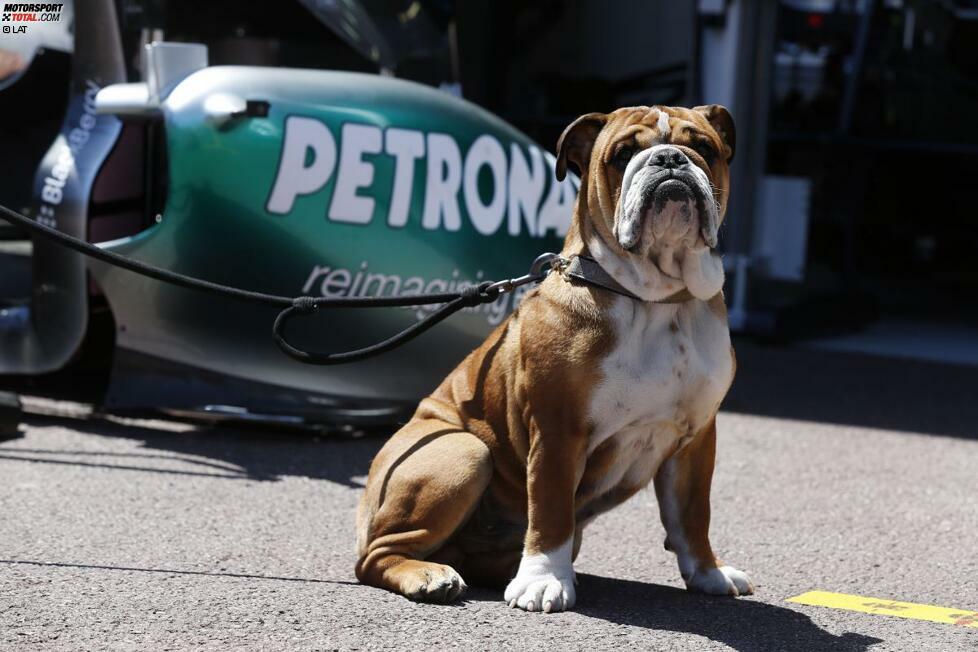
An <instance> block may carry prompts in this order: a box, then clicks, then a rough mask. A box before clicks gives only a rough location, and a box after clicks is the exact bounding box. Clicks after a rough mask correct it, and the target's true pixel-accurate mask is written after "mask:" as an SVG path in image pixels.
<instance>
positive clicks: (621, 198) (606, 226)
mask: <svg viewBox="0 0 978 652" xmlns="http://www.w3.org/2000/svg"><path fill="white" fill-rule="evenodd" d="M734 147H735V135H734V125H733V119H732V118H731V117H730V113H729V112H728V111H727V110H726V109H725V108H724V107H722V106H718V105H709V106H699V107H696V108H693V109H685V108H676V107H662V106H656V107H631V108H625V109H618V110H617V111H614V112H612V113H609V114H603V113H591V114H588V115H584V116H581V117H580V118H578V119H577V120H575V121H574V122H573V123H572V124H571V125H570V126H569V127H567V129H566V130H565V131H564V133H563V135H562V136H561V137H560V141H559V142H558V145H557V177H558V178H559V179H562V178H563V177H564V175H565V174H566V170H567V166H568V164H572V165H574V166H576V167H577V169H578V170H580V173H581V195H582V196H581V200H580V201H582V202H584V203H585V204H584V206H581V205H580V204H579V211H578V212H579V214H580V218H581V219H582V220H584V221H586V222H588V223H587V224H584V225H582V228H590V229H593V230H594V231H596V232H597V235H599V237H601V239H602V240H604V241H605V242H606V243H609V244H610V243H617V244H618V246H620V247H621V249H622V250H623V253H624V252H627V253H629V254H634V255H637V256H640V257H643V258H645V257H652V258H654V257H655V256H657V255H660V254H661V252H662V251H663V250H668V251H671V252H676V251H679V252H681V251H682V250H684V249H702V248H704V247H709V248H711V249H712V248H714V247H716V244H717V231H718V229H719V227H720V223H721V221H722V220H723V217H724V214H725V213H726V208H727V195H728V190H729V182H730V175H729V163H730V161H731V159H732V158H733V154H734ZM580 208H585V209H586V210H584V211H581V210H580ZM679 255H681V253H680V254H679Z"/></svg>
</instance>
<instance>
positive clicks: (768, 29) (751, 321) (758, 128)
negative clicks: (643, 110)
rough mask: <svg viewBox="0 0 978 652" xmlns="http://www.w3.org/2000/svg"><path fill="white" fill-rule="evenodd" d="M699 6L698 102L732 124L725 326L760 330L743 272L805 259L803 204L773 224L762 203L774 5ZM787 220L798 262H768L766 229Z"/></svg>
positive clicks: (701, 2)
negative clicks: (717, 107) (726, 114)
mask: <svg viewBox="0 0 978 652" xmlns="http://www.w3.org/2000/svg"><path fill="white" fill-rule="evenodd" d="M697 11H698V20H699V30H700V32H699V44H700V50H699V66H698V70H697V72H698V74H699V90H700V99H699V101H701V102H703V103H705V104H714V103H715V104H723V105H724V106H726V107H728V108H729V109H730V111H731V113H732V114H733V116H734V119H735V121H736V125H737V150H736V155H735V157H734V162H733V166H732V169H731V184H732V185H731V197H730V204H729V208H728V213H727V218H726V221H725V224H724V232H723V237H722V241H721V246H722V247H723V249H724V254H725V264H726V266H727V270H728V274H729V275H730V276H731V280H732V291H731V292H730V294H731V296H728V303H730V304H731V305H730V307H731V311H730V323H731V327H732V328H733V329H734V330H754V329H760V330H764V326H765V325H764V324H763V323H760V322H763V321H764V319H763V318H762V317H761V316H760V315H752V314H750V313H749V312H748V311H747V294H748V292H749V287H748V283H747V277H748V270H750V275H757V274H765V273H769V272H770V271H771V270H778V269H786V268H791V269H795V268H797V269H798V272H799V273H800V272H801V268H802V264H799V263H798V262H797V261H798V260H800V261H801V263H803V262H804V254H805V252H804V237H805V233H806V231H807V218H806V214H807V208H805V207H802V208H803V209H804V210H803V212H801V214H793V215H784V216H783V217H784V219H783V220H782V219H781V218H780V217H779V218H778V220H777V221H774V218H773V217H771V216H772V215H776V214H777V213H778V211H777V210H775V211H771V210H764V208H763V205H764V204H765V202H764V195H765V194H767V195H770V194H771V193H770V192H767V193H766V192H765V190H770V187H769V186H770V180H765V178H764V175H763V171H764V167H765V149H766V142H767V122H768V107H769V101H768V100H769V89H770V83H769V81H770V61H771V56H772V48H773V38H772V34H773V33H774V25H775V19H776V16H777V3H775V2H752V1H748V0H730V1H729V2H724V1H723V0H698V3H697ZM766 182H767V183H766ZM766 185H767V186H768V188H765V186H766ZM795 189H797V186H795ZM802 190H803V189H802ZM790 191H791V189H789V192H790ZM775 196H777V193H775ZM767 203H768V204H769V203H770V202H767ZM795 203H796V204H797V202H795ZM795 208H799V207H798V206H797V205H796V207H795ZM795 212H796V213H797V212H798V211H797V210H796V211H795ZM786 224H787V225H789V229H790V231H789V232H785V231H784V230H783V229H782V230H781V231H778V232H777V237H778V238H780V239H786V240H793V241H794V243H795V246H794V247H789V248H791V249H793V250H794V255H793V257H794V258H795V259H796V260H792V261H777V260H774V261H772V260H771V259H770V257H769V255H768V254H769V251H767V249H769V247H767V246H766V243H767V242H768V241H770V239H771V234H772V233H774V231H772V228H771V227H775V226H777V227H784V226H785V225H786ZM799 245H800V246H799ZM797 280H800V278H799V279H797Z"/></svg>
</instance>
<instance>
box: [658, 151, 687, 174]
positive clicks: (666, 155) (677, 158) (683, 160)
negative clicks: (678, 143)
mask: <svg viewBox="0 0 978 652" xmlns="http://www.w3.org/2000/svg"><path fill="white" fill-rule="evenodd" d="M649 165H651V166H653V167H657V168H665V169H667V170H674V169H677V168H684V167H687V166H689V159H688V158H687V157H686V155H685V154H683V153H682V152H681V151H679V150H678V149H677V148H675V147H663V148H662V149H660V150H659V151H657V152H656V153H655V155H654V156H650V157H649Z"/></svg>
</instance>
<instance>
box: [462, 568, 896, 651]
mask: <svg viewBox="0 0 978 652" xmlns="http://www.w3.org/2000/svg"><path fill="white" fill-rule="evenodd" d="M577 579H578V586H577V595H578V601H577V604H576V605H575V607H574V612H575V613H578V614H580V615H583V616H587V617H589V618H597V619H600V620H605V621H608V622H610V623H615V624H618V625H628V626H630V627H642V628H645V629H648V630H656V631H668V632H679V633H684V634H695V635H697V636H703V637H706V638H708V639H710V640H712V641H716V642H718V643H723V644H724V645H727V646H730V647H731V648H733V649H735V650H745V651H747V650H749V651H751V652H760V651H765V650H771V651H774V650H778V651H780V650H805V651H806V652H829V651H832V652H861V651H863V650H868V649H869V648H870V646H872V645H875V644H876V643H881V642H882V639H878V638H875V637H872V636H865V635H862V634H856V633H853V632H846V633H843V634H841V635H838V636H836V635H835V634H832V633H831V632H827V631H825V630H824V629H822V628H821V627H819V626H818V625H816V624H815V623H814V622H812V619H811V618H809V617H808V616H806V615H805V614H803V613H800V612H798V611H794V610H793V609H789V608H787V607H779V606H775V605H772V604H767V603H764V602H760V601H758V600H756V599H754V598H726V597H718V596H708V595H702V594H697V593H689V592H688V591H685V590H683V589H678V588H675V587H671V586H663V585H661V584H650V583H646V582H635V581H633V580H623V579H617V578H611V577H602V576H600V575H590V574H587V573H578V574H577ZM466 600H472V601H480V602H481V601H486V600H491V601H498V602H499V603H500V604H502V598H501V596H500V593H499V592H498V591H490V590H488V589H481V588H477V589H470V590H469V592H468V593H467V594H466ZM540 617H546V616H543V615H541V616H540Z"/></svg>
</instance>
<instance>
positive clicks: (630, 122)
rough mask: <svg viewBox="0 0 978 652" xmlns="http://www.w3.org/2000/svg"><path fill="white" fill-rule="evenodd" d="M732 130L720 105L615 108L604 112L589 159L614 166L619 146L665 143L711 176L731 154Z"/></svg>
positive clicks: (634, 147)
mask: <svg viewBox="0 0 978 652" xmlns="http://www.w3.org/2000/svg"><path fill="white" fill-rule="evenodd" d="M725 122H727V123H729V126H726V125H725V124H724V123H725ZM732 133H733V123H732V121H729V114H728V113H727V112H726V109H723V108H722V107H716V106H709V107H696V108H695V109H686V108H679V107H658V106H657V107H630V108H626V109H618V110H617V111H614V112H612V113H610V114H608V119H607V121H606V123H605V125H604V128H603V129H602V130H601V132H600V133H599V134H598V137H597V138H596V141H595V146H594V149H593V150H592V153H591V159H592V160H591V162H592V164H595V163H596V164H598V165H605V166H611V167H612V168H615V167H616V166H615V163H616V160H615V157H616V156H619V157H620V158H622V156H621V155H622V152H621V150H622V149H625V150H626V152H625V154H629V153H633V152H635V151H640V150H644V149H648V148H650V147H653V146H655V145H662V144H668V145H674V146H676V147H680V148H682V149H683V151H684V152H685V153H686V154H687V155H689V156H690V158H691V159H692V160H693V162H694V163H695V164H697V165H698V166H699V167H701V168H702V169H704V171H705V172H707V173H710V175H711V176H713V175H712V172H713V171H714V168H715V167H724V166H726V165H727V163H728V162H729V161H730V159H731V158H732V157H733V142H732ZM619 162H620V161H619ZM618 167H620V166H618Z"/></svg>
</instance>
